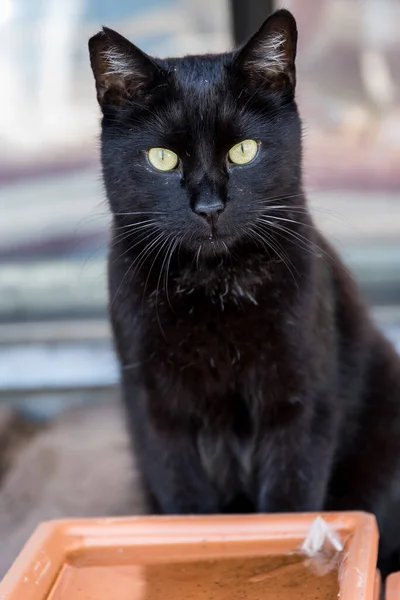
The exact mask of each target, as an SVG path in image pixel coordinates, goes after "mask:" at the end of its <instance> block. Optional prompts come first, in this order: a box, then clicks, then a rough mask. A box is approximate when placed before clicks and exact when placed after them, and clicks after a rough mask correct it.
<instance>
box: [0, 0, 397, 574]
mask: <svg viewBox="0 0 400 600" xmlns="http://www.w3.org/2000/svg"><path fill="white" fill-rule="evenodd" d="M280 6H285V7H286V8H289V9H290V10H292V11H293V13H294V14H295V16H296V18H297V21H298V27H299V31H300V40H299V54H298V81H299V85H298V101H299V105H300V110H301V112H302V115H303V119H304V145H305V184H306V189H307V192H308V195H309V198H310V203H311V206H312V210H313V211H314V214H315V219H316V221H317V222H318V223H319V224H320V226H321V227H322V229H323V230H324V231H325V232H326V233H327V235H328V236H329V237H330V239H331V240H332V241H333V243H334V244H335V245H336V246H337V248H338V249H339V251H340V252H341V254H342V256H343V257H344V259H345V261H346V262H347V264H348V265H349V266H350V267H351V268H352V269H353V271H354V273H355V276H356V278H357V279H358V280H359V282H360V285H361V289H362V293H363V295H364V297H365V299H366V301H367V302H368V303H369V304H370V305H371V307H372V310H373V314H374V316H375V318H376V319H377V321H378V323H379V324H380V326H381V327H382V328H383V329H385V330H386V332H387V334H388V335H389V336H390V337H391V338H392V339H393V341H394V342H395V343H396V345H397V346H398V348H399V350H400V60H399V56H400V54H399V53H400V38H399V36H398V27H397V24H398V23H399V20H400V0H307V1H305V0H287V1H286V2H285V3H284V4H283V3H280V2H272V1H264V0H249V1H247V2H245V1H243V0H202V2H197V1H195V0H112V1H111V0H35V1H33V0H1V2H0V81H1V82H2V86H1V88H2V90H1V94H0V148H1V151H0V211H1V212H0V539H7V540H8V541H10V540H11V538H12V539H15V540H16V541H15V543H14V546H15V548H17V547H18V544H20V543H21V540H23V538H24V535H25V534H26V532H27V531H28V530H29V528H30V527H31V526H33V525H34V524H35V522H36V521H37V520H40V519H41V518H43V517H45V518H48V517H49V516H63V515H64V514H93V513H94V512H97V513H99V514H101V513H104V512H110V514H112V513H117V512H121V511H123V510H124V509H123V508H122V505H119V506H117V505H116V504H115V503H113V502H114V500H112V501H111V500H110V502H111V504H107V503H106V501H105V502H103V503H101V501H99V500H98V501H97V502H95V503H93V502H92V503H91V502H90V498H92V499H93V494H95V495H96V497H97V498H98V497H99V493H98V488H99V486H103V487H102V489H103V490H104V485H105V481H106V482H107V485H106V486H105V487H107V488H110V489H113V485H114V486H116V487H117V488H118V486H120V482H119V480H117V479H116V476H114V474H118V468H120V469H122V466H121V465H122V464H125V463H123V461H124V460H127V462H126V465H128V464H129V462H128V459H127V458H126V456H125V455H127V454H128V450H127V444H126V441H125V440H124V439H122V438H123V435H122V434H121V435H120V431H122V429H121V424H120V422H119V421H118V418H119V417H117V416H115V411H113V409H112V408H110V404H112V402H111V399H113V398H114V397H115V389H116V386H117V383H118V369H117V364H116V360H115V356H114V353H113V350H112V344H111V340H110V331H109V327H108V323H107V313H106V282H105V257H106V248H107V236H108V222H109V217H108V212H107V204H106V202H105V197H104V193H103V189H102V185H101V180H100V170H99V157H98V133H99V110H98V107H97V103H96V100H95V92H94V83H93V80H92V74H91V71H90V67H89V61H88V54H87V40H88V38H89V37H90V36H91V35H92V34H93V33H95V32H96V31H98V30H99V28H100V26H101V25H102V24H105V25H108V26H109V27H112V28H114V29H117V30H118V31H119V32H121V33H122V34H124V35H125V36H127V37H129V38H130V39H132V40H133V41H134V42H135V43H136V44H137V45H139V46H140V47H142V48H143V49H144V50H145V51H147V52H148V53H150V54H154V55H156V56H166V55H180V54H184V53H198V52H208V51H211V52H216V51H221V50H225V49H229V48H231V47H233V46H234V45H235V44H238V43H241V42H243V41H244V40H245V39H247V38H248V37H249V36H250V35H251V34H252V33H253V32H254V31H255V30H256V29H257V27H258V26H259V25H260V24H261V22H262V20H263V19H264V18H265V17H266V16H267V15H268V14H269V12H271V11H272V10H273V9H274V8H277V7H280ZM116 403H117V401H116V400H115V404H116ZM71 411H72V412H71ZM102 411H105V412H102ZM66 414H67V415H68V416H65V415H66ZM71 415H72V416H71ZM63 419H64V420H63ZM71 440H73V443H71ZM121 440H122V441H121ZM35 444H36V446H35ZM74 453H75V454H74ZM113 453H114V454H113ZM72 455H73V457H74V460H75V463H74V464H75V466H74V467H73V466H71V464H72V462H71V461H72V459H71V460H70V461H69V462H68V461H66V462H65V460H64V459H65V457H66V456H67V457H68V456H69V457H71V456H72ZM87 457H88V458H87ZM94 457H95V458H94ZM110 457H111V458H110ZM85 460H87V469H90V470H91V471H93V470H94V466H93V465H94V464H95V465H96V468H97V465H99V475H98V479H96V481H93V480H92V479H90V480H89V481H91V483H87V484H85V485H86V487H83V488H82V485H83V484H82V481H83V479H84V475H85V474H87V473H86V472H85V464H86V463H85ZM114 460H115V461H116V462H113V461H114ZM118 461H119V462H118ZM116 464H118V468H115V465H116ZM89 465H90V466H89ZM100 467H101V469H100ZM126 468H127V469H128V470H129V467H128V466H126ZM100 473H102V475H101V474H100ZM101 477H103V479H101ZM112 477H114V479H112ZM107 478H108V479H107ZM110 478H111V480H112V481H113V482H114V483H113V485H111V484H110ZM100 480H101V482H100ZM65 481H69V488H70V489H72V490H75V491H74V492H73V496H74V500H72V499H71V497H68V494H67V492H66V490H65ZM72 481H73V482H74V484H73V485H72V483H71V482H72ZM44 482H46V485H45V484H44ZM78 484H79V485H80V486H81V487H79V491H77V490H78V488H77V487H76V486H77V485H78ZM46 486H47V487H46ZM48 486H50V488H49V487H48ZM51 486H53V487H51ZM63 486H64V487H63ZM74 486H75V487H74ZM96 486H97V487H96ZM39 488H41V489H39ZM43 489H45V490H46V492H43ZM55 490H56V491H55ZM118 490H119V492H118V493H119V494H124V493H125V492H123V491H122V490H120V488H118ZM40 494H42V496H41V495H40ZM43 494H44V495H45V496H46V500H45V499H44V497H43ZM90 494H92V496H90ZM117 495H118V494H117V493H115V494H113V498H115V497H116V496H117ZM82 496H85V498H86V500H85V502H86V504H85V507H83V504H82V501H80V503H79V502H78V501H77V498H79V497H80V498H82ZM125 497H126V494H125V496H124V498H125ZM49 498H51V500H49ZM65 498H67V500H65ZM46 501H47V505H46ZM35 503H36V504H35ZM50 504H51V506H50ZM33 505H34V506H35V507H36V508H35V510H36V512H35V511H34V514H31V516H30V517H29V519H28V521H27V520H26V519H27V516H26V515H27V513H29V511H31V513H32V506H33ZM45 505H46V506H45ZM128 505H129V507H132V504H129V503H128V501H127V507H128ZM127 510H128V512H129V509H128V508H127ZM132 510H133V509H132ZM138 510H140V509H139V508H138ZM2 518H3V522H2ZM2 523H3V524H2ZM17 523H18V526H17ZM2 527H3V529H2ZM4 528H5V529H4ZM7 536H8V537H7ZM10 543H11V542H10ZM12 548H13V545H12V544H11V550H10V549H9V548H8V551H7V552H3V554H4V555H5V559H4V560H5V563H7V561H8V560H9V553H10V552H12ZM1 559H2V548H1V546H0V574H1V568H2V563H1ZM5 563H4V564H5Z"/></svg>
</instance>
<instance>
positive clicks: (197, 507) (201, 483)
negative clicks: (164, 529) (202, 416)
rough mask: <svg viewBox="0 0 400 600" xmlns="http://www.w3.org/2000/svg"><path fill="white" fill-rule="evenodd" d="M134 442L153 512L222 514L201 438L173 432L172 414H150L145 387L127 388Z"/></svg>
mask: <svg viewBox="0 0 400 600" xmlns="http://www.w3.org/2000/svg"><path fill="white" fill-rule="evenodd" d="M124 395H125V404H126V408H127V413H128V418H129V422H130V428H131V432H132V441H133V446H134V449H135V454H136V457H137V460H138V463H139V467H140V470H141V474H142V478H143V481H144V484H145V487H146V488H147V491H148V492H149V496H150V499H151V500H152V507H151V508H152V510H153V512H158V513H162V514H211V513H218V512H220V500H219V494H218V493H217V491H216V489H215V488H214V486H213V485H212V483H211V482H210V480H209V478H208V477H207V474H206V472H205V471H204V468H203V465H202V463H201V460H200V455H199V451H198V448H197V442H196V440H197V436H196V435H195V433H193V432H191V431H190V430H185V429H184V428H183V427H178V428H177V429H173V427H174V423H173V422H170V420H169V419H170V417H169V415H168V413H165V415H163V414H161V413H160V412H159V413H158V418H157V420H155V419H154V417H153V416H152V415H151V414H150V413H149V410H148V408H149V400H150V398H149V397H151V392H150V393H149V392H148V391H147V390H146V389H145V387H143V386H135V387H134V388H133V387H132V385H129V386H126V388H125V394H124Z"/></svg>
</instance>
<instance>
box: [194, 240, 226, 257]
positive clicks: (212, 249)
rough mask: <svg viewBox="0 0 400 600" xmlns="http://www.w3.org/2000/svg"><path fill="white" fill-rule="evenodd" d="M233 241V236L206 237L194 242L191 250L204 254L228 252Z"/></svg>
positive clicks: (211, 254) (215, 254)
mask: <svg viewBox="0 0 400 600" xmlns="http://www.w3.org/2000/svg"><path fill="white" fill-rule="evenodd" d="M234 243H235V238H233V237H228V236H224V237H221V236H218V237H208V238H206V239H203V240H201V241H198V242H197V244H194V247H193V250H194V251H195V252H196V254H200V255H201V256H202V257H204V256H210V257H212V256H217V255H223V254H229V253H230V249H231V247H232V246H233V245H234Z"/></svg>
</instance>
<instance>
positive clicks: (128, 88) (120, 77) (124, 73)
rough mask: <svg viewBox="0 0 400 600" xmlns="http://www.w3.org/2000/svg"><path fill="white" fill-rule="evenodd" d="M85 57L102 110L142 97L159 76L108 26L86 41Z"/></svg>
mask: <svg viewBox="0 0 400 600" xmlns="http://www.w3.org/2000/svg"><path fill="white" fill-rule="evenodd" d="M89 54H90V62H91V65H92V70H93V74H94V78H95V81H96V89H97V99H98V101H99V104H100V106H101V107H102V108H103V107H104V106H106V105H121V104H123V103H124V102H125V101H126V100H127V99H129V98H135V97H136V98H138V97H140V96H142V95H143V94H145V93H146V92H147V91H149V90H150V89H151V88H152V87H154V86H155V85H156V83H157V82H158V81H159V79H160V78H161V76H162V69H161V68H160V67H159V66H158V65H157V64H156V63H155V62H154V61H153V59H152V58H150V56H148V55H147V54H145V53H144V52H142V50H140V49H139V48H137V47H136V46H135V45H134V44H132V43H131V42H130V41H129V40H127V39H126V38H124V37H123V36H122V35H120V34H119V33H117V32H116V31H113V30H112V29H109V28H108V27H103V31H100V32H99V33H98V34H97V35H95V36H93V37H92V38H91V39H90V40H89Z"/></svg>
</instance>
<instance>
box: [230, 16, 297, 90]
mask: <svg viewBox="0 0 400 600" xmlns="http://www.w3.org/2000/svg"><path fill="white" fill-rule="evenodd" d="M296 47H297V26H296V20H295V18H294V16H293V15H292V14H291V13H290V12H289V11H288V10H285V9H281V10H277V11H276V12H274V13H273V14H272V15H270V16H269V17H268V19H267V20H266V21H264V23H263V25H262V26H261V27H260V29H259V30H258V31H257V33H255V35H253V37H252V38H251V39H250V40H249V41H248V42H247V43H246V44H245V45H244V46H243V47H242V48H241V50H239V52H238V54H237V56H236V60H235V64H236V65H237V67H239V69H240V70H241V71H242V72H243V74H244V75H245V76H246V77H248V78H250V79H253V80H256V81H257V83H258V82H262V81H265V84H266V86H268V87H269V88H272V89H275V90H281V91H283V92H287V93H294V88H295V86H296V68H295V58H296Z"/></svg>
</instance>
